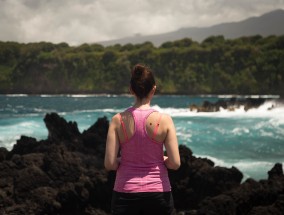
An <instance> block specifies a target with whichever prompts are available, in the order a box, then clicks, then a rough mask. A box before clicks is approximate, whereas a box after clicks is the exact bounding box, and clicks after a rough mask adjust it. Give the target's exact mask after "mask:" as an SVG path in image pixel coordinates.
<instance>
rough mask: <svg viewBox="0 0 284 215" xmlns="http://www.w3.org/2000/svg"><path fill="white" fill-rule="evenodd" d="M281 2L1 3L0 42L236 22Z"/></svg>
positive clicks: (103, 36)
mask: <svg viewBox="0 0 284 215" xmlns="http://www.w3.org/2000/svg"><path fill="white" fill-rule="evenodd" d="M276 9H284V0H0V41H16V42H22V43H28V42H40V41H47V42H52V43H60V42H66V43H68V44H70V45H80V44H83V43H95V42H100V41H107V40H112V39H119V38H124V37H129V36H134V35H153V34H160V33H166V32H171V31H175V30H178V29H180V28H185V27H206V26H211V25H215V24H220V23H224V22H233V21H241V20H244V19H246V18H249V17H252V16H260V15H262V14H264V13H267V12H270V11H273V10H276Z"/></svg>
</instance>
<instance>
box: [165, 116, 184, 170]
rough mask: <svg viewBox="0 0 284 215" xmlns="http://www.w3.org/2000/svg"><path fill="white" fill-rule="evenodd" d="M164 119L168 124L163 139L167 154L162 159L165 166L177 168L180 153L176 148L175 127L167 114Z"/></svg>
mask: <svg viewBox="0 0 284 215" xmlns="http://www.w3.org/2000/svg"><path fill="white" fill-rule="evenodd" d="M166 120H167V122H166V123H167V125H168V129H167V136H166V139H165V147H166V151H167V156H165V157H164V161H165V164H166V167H167V168H169V169H173V170H177V169H178V168H179V167H180V155H179V150H178V140H177V136H176V129H175V126H174V123H173V120H172V118H171V117H170V116H167V118H166Z"/></svg>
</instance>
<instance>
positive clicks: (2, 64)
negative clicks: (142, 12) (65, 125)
mask: <svg viewBox="0 0 284 215" xmlns="http://www.w3.org/2000/svg"><path fill="white" fill-rule="evenodd" d="M138 62H140V63H144V64H147V65H149V66H150V67H151V68H152V69H153V71H154V72H155V74H156V77H157V82H158V90H159V92H160V93H176V94H178V93H180V94H282V95H283V92H284V36H270V37H261V36H251V37H242V38H238V39H234V40H229V39H228V40H227V39H224V37H223V36H212V37H209V38H207V39H205V40H204V41H203V42H202V43H198V42H195V41H192V40H191V39H189V38H185V39H182V40H178V41H174V42H166V43H164V44H162V45H161V46H160V47H154V46H153V44H152V43H150V42H145V43H143V44H138V45H133V44H127V45H119V44H117V45H114V46H109V47H103V46H101V45H99V44H82V45H80V46H76V47H71V46H69V45H68V44H67V43H60V44H52V43H47V42H40V43H28V44H20V43H16V42H0V93H127V92H128V84H129V77H130V69H131V67H132V66H133V65H134V64H136V63H138Z"/></svg>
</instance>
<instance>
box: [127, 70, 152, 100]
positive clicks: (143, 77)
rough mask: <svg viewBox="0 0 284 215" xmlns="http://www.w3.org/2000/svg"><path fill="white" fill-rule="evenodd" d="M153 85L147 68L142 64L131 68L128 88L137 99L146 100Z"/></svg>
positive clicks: (150, 72) (150, 73)
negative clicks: (129, 87)
mask: <svg viewBox="0 0 284 215" xmlns="http://www.w3.org/2000/svg"><path fill="white" fill-rule="evenodd" d="M155 85H156V82H155V78H154V75H153V72H152V71H151V69H150V68H149V67H147V66H144V65H142V64H136V65H135V66H134V67H133V69H132V71H131V80H130V86H131V89H132V90H133V92H134V93H135V95H136V96H137V97H138V98H139V99H143V98H146V97H147V96H148V94H149V93H150V91H151V90H152V89H153V87H154V86H155Z"/></svg>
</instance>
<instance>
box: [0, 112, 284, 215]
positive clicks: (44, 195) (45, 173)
mask: <svg viewBox="0 0 284 215" xmlns="http://www.w3.org/2000/svg"><path fill="white" fill-rule="evenodd" d="M44 122H45V124H46V127H47V129H48V132H49V135H48V138H47V139H46V140H40V141H37V140H36V139H35V138H32V137H25V136H22V137H21V138H20V139H19V140H18V141H17V143H16V144H15V145H14V147H13V149H12V150H11V151H8V150H7V149H5V148H0V214H3V215H8V214H29V215H30V214H72V215H73V214H74V215H76V214H86V215H88V214H99V215H100V214H101V215H104V214H110V200H111V193H112V187H113V183H114V179H115V172H113V171H112V172H107V171H106V170H105V169H104V167H103V159H104V151H105V140H106V134H107V130H108V125H109V122H108V120H107V118H106V117H102V118H99V119H98V120H97V122H96V123H95V124H94V125H92V126H91V127H90V128H89V129H87V130H85V131H83V132H82V133H80V132H79V130H78V127H77V124H76V122H66V121H65V119H63V118H62V117H60V116H58V115H57V114H56V113H51V114H47V115H46V116H45V118H44ZM179 150H180V156H181V167H180V168H179V170H178V171H169V176H170V180H171V184H172V190H173V196H174V200H175V206H176V210H177V214H240V215H241V214H253V215H256V214H283V211H284V176H283V169H282V165H281V164H276V165H275V166H274V168H273V169H271V170H270V171H269V173H268V174H269V178H268V179H267V180H260V181H255V180H253V179H248V180H246V181H245V182H244V183H241V181H242V177H243V175H242V173H241V172H240V171H239V170H238V169H236V168H235V167H232V168H225V167H219V166H215V165H214V163H213V162H212V161H210V160H208V159H204V158H197V157H195V156H194V155H193V154H192V152H191V150H190V149H189V148H187V147H186V146H183V145H180V147H179Z"/></svg>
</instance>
